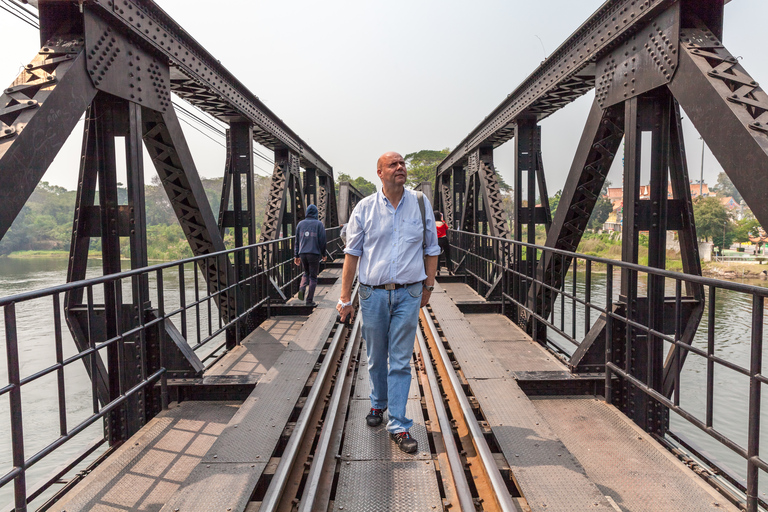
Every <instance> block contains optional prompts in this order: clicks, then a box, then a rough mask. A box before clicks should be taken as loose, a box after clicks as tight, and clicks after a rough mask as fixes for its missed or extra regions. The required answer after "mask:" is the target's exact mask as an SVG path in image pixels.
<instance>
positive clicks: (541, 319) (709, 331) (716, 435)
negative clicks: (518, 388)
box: [449, 230, 768, 512]
mask: <svg viewBox="0 0 768 512" xmlns="http://www.w3.org/2000/svg"><path fill="white" fill-rule="evenodd" d="M449 233H450V236H451V243H452V245H453V246H454V247H456V249H457V250H458V251H459V252H460V253H461V254H463V255H464V258H463V260H462V262H461V264H460V265H461V269H457V270H459V272H457V274H463V275H465V276H467V278H468V279H469V280H470V282H473V283H474V284H475V285H476V287H477V289H478V291H482V290H486V291H488V293H489V294H490V293H491V292H493V293H496V295H495V296H496V297H497V298H500V302H501V309H502V314H506V312H507V311H508V310H509V309H508V308H509V306H513V307H514V308H517V314H519V316H515V317H514V320H515V321H525V322H526V323H527V324H528V327H529V328H530V329H531V332H533V333H535V336H536V338H537V339H538V340H539V341H541V342H543V343H545V344H547V345H549V346H550V347H552V348H554V350H555V351H556V352H559V353H560V354H564V355H567V356H570V354H571V352H569V350H568V347H564V346H562V345H563V344H562V343H561V340H565V341H567V342H568V343H570V344H572V345H573V346H575V347H580V345H581V343H582V341H583V339H585V338H587V333H588V332H591V331H592V329H593V328H594V325H593V323H592V322H591V318H594V317H590V313H597V316H601V315H602V318H603V319H604V321H605V328H604V329H605V330H604V333H605V334H604V337H605V350H604V352H603V353H604V354H605V359H604V360H603V362H604V363H605V364H604V373H605V387H604V393H603V394H604V396H605V399H606V401H607V402H608V403H611V402H612V400H613V396H614V391H618V389H619V388H618V387H617V385H616V384H615V383H614V380H615V379H617V378H618V379H619V380H621V381H622V382H624V383H625V384H627V385H629V386H630V387H631V388H632V389H634V390H636V391H639V392H640V393H642V394H644V395H646V396H647V397H649V398H650V400H651V401H652V402H654V403H656V404H658V405H660V406H661V407H662V408H663V409H664V410H666V411H667V412H669V411H671V412H673V413H675V414H676V415H677V416H678V417H680V418H682V420H684V422H685V423H684V424H687V425H690V426H692V427H693V428H695V429H699V430H700V431H701V432H704V433H705V434H706V435H707V436H708V437H709V438H710V439H712V440H713V441H714V442H716V443H717V444H719V445H721V446H723V447H725V448H727V449H728V450H730V451H731V452H733V453H735V454H736V455H738V456H739V457H740V458H742V459H743V460H744V462H745V463H746V474H745V475H744V478H745V480H746V485H742V484H741V483H740V482H735V481H732V480H729V481H731V483H732V484H733V485H734V486H736V487H738V488H740V489H741V490H742V492H744V494H745V498H746V503H747V510H748V511H750V512H754V511H756V510H757V509H758V506H759V505H760V504H762V506H766V504H765V503H764V501H763V500H761V499H760V498H759V493H758V479H759V470H763V471H766V470H768V462H766V460H765V459H764V458H761V457H760V453H759V449H758V448H759V446H760V428H759V426H760V421H759V420H760V416H761V411H762V406H761V400H760V396H761V390H762V386H761V385H762V384H768V375H765V374H763V368H762V364H761V363H762V353H763V323H764V316H765V311H764V310H765V303H766V301H765V298H766V296H768V289H766V288H763V287H758V286H752V285H748V284H743V283H734V282H727V281H722V280H718V279H714V278H709V277H703V276H698V275H691V274H685V273H682V272H674V271H670V270H665V269H657V268H652V267H646V266H642V265H639V264H635V263H628V262H623V261H616V260H611V259H607V258H600V257H597V256H588V255H584V254H579V253H575V252H570V251H566V250H562V249H554V248H550V247H543V246H539V245H536V244H530V243H526V242H521V241H515V240H508V239H505V238H499V237H494V236H490V235H484V234H478V233H469V232H466V231H457V230H450V232H449ZM522 247H525V248H531V249H533V250H534V251H535V252H534V258H535V259H534V258H532V259H531V260H530V261H527V258H525V256H526V253H527V252H528V251H520V250H519V248H522ZM553 254H554V255H558V256H559V257H562V258H563V260H564V265H563V267H562V269H561V270H560V271H558V275H557V276H552V275H549V276H545V275H541V274H540V273H539V270H540V269H539V265H538V262H540V261H541V260H542V259H543V258H548V257H551V255H553ZM520 255H522V256H523V258H521V257H520ZM596 264H600V265H605V268H606V270H607V277H606V278H605V281H604V283H602V284H600V285H599V286H595V285H594V283H595V281H594V278H593V276H592V268H593V267H594V265H596ZM582 265H583V267H582ZM616 269H619V270H621V271H622V275H627V276H629V278H630V279H637V278H638V275H642V274H644V275H646V276H647V278H648V282H649V283H651V282H652V281H653V279H658V281H660V282H657V286H662V284H661V283H663V286H664V287H665V288H666V289H667V290H669V285H670V284H674V293H673V294H672V295H670V292H669V291H666V292H665V293H664V296H665V301H668V306H667V307H669V308H670V309H669V313H667V315H670V316H669V318H670V319H671V318H672V315H673V313H674V319H675V322H674V324H675V325H674V329H673V326H672V325H671V324H670V323H666V322H665V323H664V324H662V323H661V320H658V319H657V322H656V323H655V324H652V323H651V322H650V321H649V320H648V319H647V318H643V317H642V316H640V315H638V308H640V307H641V306H638V303H637V302H636V301H634V298H633V297H636V296H637V294H636V292H630V293H629V294H628V295H629V296H628V297H624V296H614V294H615V292H614V290H613V288H614V272H615V270H616ZM566 273H567V274H569V278H568V279H567V280H566ZM662 278H663V279H662ZM548 280H549V281H548ZM665 280H668V281H665ZM553 283H557V284H556V285H555V284H553ZM684 283H685V284H688V285H695V286H690V290H689V291H688V294H693V296H687V295H685V294H683V284H684ZM496 285H498V287H499V288H494V287H495V286H496ZM515 287H517V288H515ZM532 287H537V288H539V289H540V290H543V291H544V293H538V294H534V293H528V291H529V290H531V288H532ZM705 287H706V288H705ZM603 288H604V290H603ZM697 289H700V290H702V292H701V293H696V292H694V290H697ZM705 289H708V290H709V292H708V293H704V290H705ZM718 289H720V290H724V291H728V292H732V293H739V294H743V295H745V296H747V297H749V298H751V315H752V318H751V323H750V325H749V326H747V325H745V329H744V341H745V342H747V341H748V343H749V348H750V352H751V353H750V355H749V360H748V361H747V362H746V363H740V362H739V361H731V360H728V357H727V356H725V355H724V354H723V353H721V352H720V351H719V350H716V348H718V347H716V343H715V341H716V336H715V318H716V315H715V312H716V308H715V304H716V301H717V294H716V290H718ZM595 292H596V295H593V294H594V293H595ZM601 293H604V300H603V298H600V297H597V295H600V294H601ZM641 298H642V296H641ZM628 301H630V302H629V304H627V302H628ZM617 304H618V305H619V307H614V306H616V305H617ZM705 306H707V307H705ZM648 307H649V306H647V305H646V306H642V308H648ZM684 307H687V308H693V309H692V310H695V311H697V312H696V313H695V315H697V316H693V315H694V313H691V315H692V317H691V318H694V320H693V321H694V322H696V323H695V324H691V325H688V326H687V325H683V322H682V318H684V317H683V311H685V310H684V309H683V308H684ZM644 311H645V310H644V309H643V310H642V311H641V312H644ZM558 313H559V316H560V318H559V325H558V321H557V320H558V319H557V315H558ZM566 313H567V315H568V316H569V317H570V322H569V323H570V325H567V324H566V322H565V318H566ZM662 314H663V313H662ZM702 316H703V320H702V322H703V324H702V325H701V327H700V328H697V326H698V322H699V318H700V317H702ZM577 317H581V320H580V321H579V322H578V325H577ZM648 317H649V318H650V317H651V316H650V314H649V315H648ZM661 318H663V317H661ZM582 321H583V323H581V322H582ZM744 322H745V324H746V319H745V320H744ZM617 326H620V330H619V331H618V332H621V333H625V334H622V338H623V339H622V341H621V343H619V342H615V341H614V339H613V338H614V332H617V329H616V327H617ZM540 327H541V328H546V330H547V334H546V336H545V335H544V332H543V331H539V328H540ZM719 328H720V327H718V329H719ZM595 332H596V331H595ZM697 332H698V336H697ZM590 336H592V338H590V340H591V341H594V339H595V338H594V336H595V333H594V332H593V333H592V334H591V335H590ZM635 336H643V337H646V338H647V340H648V341H644V340H643V341H637V340H636V338H635ZM717 339H720V338H717ZM694 340H696V341H698V343H696V344H694V343H693V341H694ZM728 341H733V340H731V339H729V340H728ZM650 342H654V343H663V342H665V343H668V344H669V345H668V346H669V347H670V349H669V353H668V355H667V359H666V361H664V362H662V363H661V364H662V365H663V367H659V368H656V367H655V366H654V367H653V368H654V372H656V375H661V376H662V377H663V378H662V379H661V382H662V384H659V381H658V380H657V381H654V383H653V385H651V384H649V380H648V375H647V374H646V372H647V371H650V370H648V368H650V366H648V365H650V364H651V362H650V361H649V362H647V363H645V362H643V363H642V364H640V363H637V364H638V365H639V366H637V367H639V368H645V369H644V370H636V363H634V362H633V361H635V357H633V356H628V355H627V354H630V353H631V352H630V351H631V350H633V349H634V347H635V345H633V343H650ZM591 347H592V348H593V350H597V347H596V346H594V345H592V346H591ZM576 350H581V349H576ZM599 350H602V348H600V349H599ZM617 350H621V351H622V352H621V353H622V354H624V355H623V356H622V357H621V360H620V361H619V360H617V359H616V355H615V351H617ZM659 350H660V349H659ZM594 353H595V354H597V353H599V352H594ZM573 354H576V352H573ZM583 354H585V352H584V350H581V351H580V352H579V356H580V355H583ZM689 356H690V357H697V358H700V359H698V361H701V362H705V365H704V366H705V368H703V369H702V372H697V374H698V373H703V374H704V375H703V377H702V378H699V379H698V380H697V381H696V385H697V386H699V387H700V389H701V390H702V391H704V393H705V400H704V403H702V405H701V406H694V407H691V405H689V404H687V403H686V404H684V405H681V402H680V388H681V387H683V386H685V384H686V383H687V382H688V381H687V380H686V382H683V377H686V379H689V378H690V379H693V378H694V377H691V376H690V375H691V374H684V373H683V362H684V361H685V360H686V359H687V358H688V357H689ZM563 359H567V358H565V357H563ZM564 362H566V363H568V364H571V365H573V366H574V367H576V365H578V364H579V363H578V361H575V362H574V361H572V360H571V359H567V360H565V361H564ZM655 364H659V363H655ZM593 366H594V365H593ZM600 366H603V365H602V364H601V365H600ZM715 368H717V369H718V370H730V371H733V372H734V373H735V374H737V375H740V376H744V377H746V378H747V379H748V380H749V405H748V410H747V411H746V414H745V417H744V421H745V422H746V423H748V425H746V430H747V439H746V443H744V441H742V440H741V437H736V436H735V433H731V432H728V431H723V427H722V425H719V426H718V428H716V427H715V425H716V423H715V415H714V411H715V381H714V374H715ZM587 371H592V372H594V371H598V370H594V369H591V370H587ZM599 371H603V370H599ZM638 372H639V373H638ZM636 373H638V374H636ZM640 373H642V374H640ZM614 388H615V389H614ZM659 414H661V413H659ZM659 428H661V429H662V430H661V431H662V432H663V431H664V430H663V429H664V428H668V427H659ZM707 463H709V464H711V465H712V466H713V467H717V466H718V462H717V461H716V460H709V461H707Z"/></svg>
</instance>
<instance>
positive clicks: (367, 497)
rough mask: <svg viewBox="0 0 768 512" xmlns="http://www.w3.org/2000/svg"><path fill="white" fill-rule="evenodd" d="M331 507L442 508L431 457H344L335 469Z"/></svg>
mask: <svg viewBox="0 0 768 512" xmlns="http://www.w3.org/2000/svg"><path fill="white" fill-rule="evenodd" d="M333 509H334V510H337V511H338V510H342V511H346V510H349V511H354V512H435V510H443V506H442V504H441V503H440V492H439V491H438V488H437V480H436V477H435V468H434V464H433V463H432V461H429V460H426V461H398V462H392V461H381V460H369V461H347V462H345V463H344V464H343V465H342V467H341V470H340V471H339V486H338V491H337V492H336V499H335V501H334V507H333Z"/></svg>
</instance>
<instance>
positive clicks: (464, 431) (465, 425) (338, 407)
mask: <svg viewBox="0 0 768 512" xmlns="http://www.w3.org/2000/svg"><path fill="white" fill-rule="evenodd" d="M451 354H452V353H451V350H450V347H449V346H447V342H446V340H445V338H444V337H443V336H442V331H441V329H440V326H439V325H438V324H437V323H436V321H435V319H434V317H433V316H432V314H431V311H430V310H429V308H428V307H427V308H423V309H422V310H421V312H420V328H419V329H418V333H417V337H416V340H415V343H414V355H413V359H412V366H413V381H412V384H411V391H410V394H409V409H408V413H409V415H413V416H414V420H415V424H414V428H413V429H412V430H411V433H412V434H413V435H414V437H416V438H417V439H418V440H419V451H418V452H417V453H416V454H414V455H405V454H402V453H400V452H399V450H398V449H397V447H396V446H395V445H394V443H393V442H391V441H390V440H389V436H387V435H386V432H385V431H384V428H383V425H382V426H381V427H380V428H378V429H370V428H369V427H367V426H366V425H365V421H364V417H363V416H364V413H363V414H360V412H361V411H363V410H364V411H367V409H368V407H369V402H368V400H367V393H368V389H369V388H368V373H367V359H366V356H365V341H364V340H362V337H361V318H360V315H359V314H357V315H356V317H355V318H354V320H353V321H352V323H351V324H349V325H343V324H337V326H336V327H335V328H334V330H333V331H332V332H331V335H330V336H329V339H328V341H327V342H326V345H325V347H324V350H323V352H322V357H321V360H320V361H319V362H318V364H317V365H316V366H315V369H314V371H313V373H312V375H311V376H310V378H309V379H308V381H307V385H306V386H305V390H304V393H302V396H301V398H299V400H298V401H297V403H296V406H295V409H294V413H293V415H292V416H291V420H290V421H289V423H288V425H286V428H285V430H284V432H283V436H282V438H281V442H280V443H279V444H278V446H277V447H276V449H275V452H274V453H273V456H272V458H271V460H270V463H269V465H268V467H267V469H266V470H265V471H264V474H263V475H262V477H261V479H260V481H259V483H258V485H257V487H256V491H255V492H254V494H253V496H252V497H251V502H250V503H249V505H248V508H247V509H246V510H247V511H248V512H256V511H261V512H272V511H297V512H308V511H332V510H333V511H347V510H382V511H384V510H408V511H412V510H425V511H432V510H445V511H451V512H453V511H462V512H470V511H481V510H482V511H503V512H507V511H515V510H527V509H528V507H527V504H526V502H525V499H524V498H522V497H521V494H520V492H519V489H518V487H517V486H516V485H515V481H514V477H513V475H512V474H511V472H510V471H509V468H508V465H507V462H506V459H505V458H504V456H503V455H502V454H501V450H499V449H498V447H497V445H496V442H495V439H494V437H493V434H492V432H491V430H490V428H488V427H487V424H486V423H485V421H484V417H483V412H482V410H480V408H479V406H478V405H477V401H476V400H474V397H473V396H472V395H471V390H470V389H469V386H468V385H467V382H466V380H464V378H463V375H462V372H461V369H460V367H459V366H458V364H457V363H456V362H455V361H454V360H453V359H452V356H451ZM356 447H357V449H356Z"/></svg>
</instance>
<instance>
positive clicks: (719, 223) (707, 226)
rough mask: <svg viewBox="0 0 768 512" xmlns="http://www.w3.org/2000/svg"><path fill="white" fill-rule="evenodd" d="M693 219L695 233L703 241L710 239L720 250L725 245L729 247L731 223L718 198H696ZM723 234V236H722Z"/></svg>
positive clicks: (731, 231) (731, 235)
mask: <svg viewBox="0 0 768 512" xmlns="http://www.w3.org/2000/svg"><path fill="white" fill-rule="evenodd" d="M693 217H694V219H695V220H696V233H697V234H698V235H699V236H700V237H703V238H704V240H705V241H709V240H710V239H712V241H713V242H715V244H716V245H718V246H719V247H721V248H722V247H723V246H724V245H726V244H727V245H730V241H729V238H730V239H732V237H733V234H732V233H733V223H732V221H731V217H730V215H729V214H728V210H726V209H725V206H723V205H722V204H720V200H719V199H718V198H716V197H702V198H698V197H697V198H696V200H695V201H694V202H693ZM724 232H725V236H723V233H724ZM729 235H730V236H729ZM718 242H719V243H718Z"/></svg>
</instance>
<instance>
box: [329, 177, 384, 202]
mask: <svg viewBox="0 0 768 512" xmlns="http://www.w3.org/2000/svg"><path fill="white" fill-rule="evenodd" d="M342 181H348V182H349V183H350V185H352V186H353V187H355V188H356V189H357V190H359V191H360V193H361V194H363V195H364V196H370V195H371V194H375V193H376V185H375V184H373V183H371V182H370V181H368V180H367V179H365V178H363V177H362V176H358V177H357V178H354V179H353V178H352V176H350V175H349V174H346V173H343V172H341V173H339V175H338V176H337V177H336V197H339V183H341V182H342Z"/></svg>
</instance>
